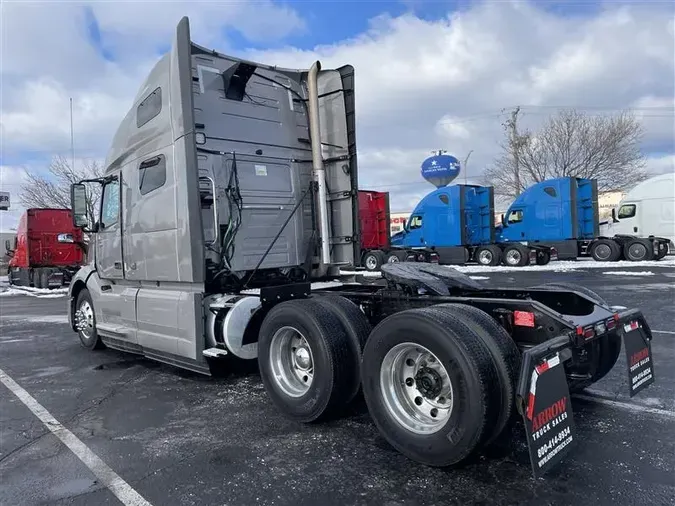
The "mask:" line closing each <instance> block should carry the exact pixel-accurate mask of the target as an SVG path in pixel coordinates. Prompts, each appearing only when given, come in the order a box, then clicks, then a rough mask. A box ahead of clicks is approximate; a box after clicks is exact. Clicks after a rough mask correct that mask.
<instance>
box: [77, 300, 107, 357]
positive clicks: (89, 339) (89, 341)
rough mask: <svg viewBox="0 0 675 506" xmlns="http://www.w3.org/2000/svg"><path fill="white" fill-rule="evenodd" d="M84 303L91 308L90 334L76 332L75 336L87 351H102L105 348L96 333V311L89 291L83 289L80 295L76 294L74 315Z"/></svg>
mask: <svg viewBox="0 0 675 506" xmlns="http://www.w3.org/2000/svg"><path fill="white" fill-rule="evenodd" d="M85 302H86V303H88V304H89V306H90V307H91V310H92V320H93V326H92V327H91V334H90V335H89V336H87V335H86V334H85V333H84V332H83V331H81V330H78V332H77V335H78V337H79V338H80V344H81V345H82V346H84V347H85V348H87V349H88V350H102V349H104V348H105V345H104V344H103V342H102V341H101V338H100V337H99V335H98V332H96V311H95V309H94V303H93V301H92V300H91V295H90V294H89V290H87V289H86V288H83V289H82V290H81V291H80V293H79V294H77V302H76V303H75V312H76V314H77V311H79V310H80V308H81V307H82V306H83V304H84V303H85Z"/></svg>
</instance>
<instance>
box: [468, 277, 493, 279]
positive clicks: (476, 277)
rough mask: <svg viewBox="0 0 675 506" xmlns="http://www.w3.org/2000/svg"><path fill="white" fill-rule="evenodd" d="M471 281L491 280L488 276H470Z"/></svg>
mask: <svg viewBox="0 0 675 506" xmlns="http://www.w3.org/2000/svg"><path fill="white" fill-rule="evenodd" d="M469 277H470V278H471V279H490V278H489V277H488V276H469Z"/></svg>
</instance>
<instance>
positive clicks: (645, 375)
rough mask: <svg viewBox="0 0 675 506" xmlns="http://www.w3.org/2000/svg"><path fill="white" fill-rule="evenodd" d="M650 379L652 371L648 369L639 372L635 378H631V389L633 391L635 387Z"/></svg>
mask: <svg viewBox="0 0 675 506" xmlns="http://www.w3.org/2000/svg"><path fill="white" fill-rule="evenodd" d="M650 379H652V371H651V370H650V369H645V370H644V371H642V372H639V373H638V374H637V376H635V377H634V378H633V384H632V385H631V388H632V389H633V390H635V389H636V388H637V387H639V386H640V385H642V384H643V383H644V382H646V381H649V380H650Z"/></svg>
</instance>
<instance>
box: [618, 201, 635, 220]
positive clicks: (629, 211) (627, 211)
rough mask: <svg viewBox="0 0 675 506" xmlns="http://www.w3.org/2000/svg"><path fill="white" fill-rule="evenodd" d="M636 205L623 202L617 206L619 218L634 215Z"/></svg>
mask: <svg viewBox="0 0 675 506" xmlns="http://www.w3.org/2000/svg"><path fill="white" fill-rule="evenodd" d="M636 207H637V206H636V205H635V204H625V205H623V206H621V207H620V208H619V214H618V217H619V219H622V218H632V217H633V216H635V210H636Z"/></svg>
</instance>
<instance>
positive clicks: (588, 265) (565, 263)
mask: <svg viewBox="0 0 675 506" xmlns="http://www.w3.org/2000/svg"><path fill="white" fill-rule="evenodd" d="M445 267H448V268H451V269H455V270H457V271H459V272H463V273H465V274H470V273H477V274H478V273H480V274H489V273H491V272H536V271H538V272H544V271H547V272H574V271H578V270H582V269H616V268H621V267H623V268H626V267H632V268H636V267H671V268H672V267H675V256H669V257H667V258H663V259H661V260H650V261H648V262H630V261H628V260H621V261H619V262H596V261H594V260H593V259H590V258H584V259H579V260H560V261H557V262H551V263H549V264H548V265H527V266H525V267H506V266H504V265H497V266H494V267H492V266H484V265H447V266H445ZM626 272H630V271H626ZM356 273H357V274H359V275H363V276H366V277H376V278H379V277H380V276H381V275H380V272H379V271H378V272H368V271H357V272H356ZM340 274H343V275H353V274H355V272H353V271H340Z"/></svg>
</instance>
